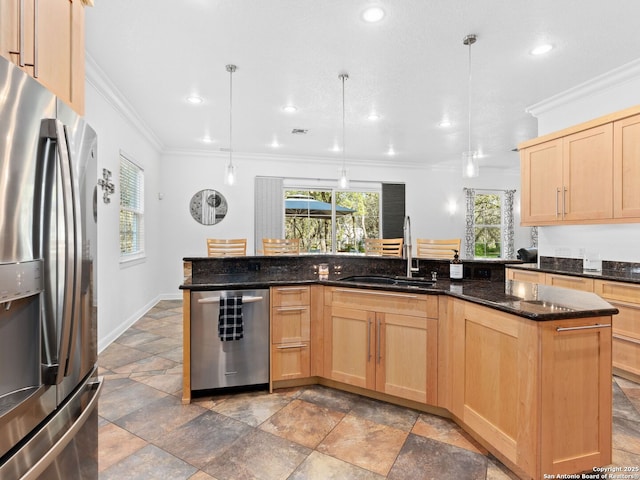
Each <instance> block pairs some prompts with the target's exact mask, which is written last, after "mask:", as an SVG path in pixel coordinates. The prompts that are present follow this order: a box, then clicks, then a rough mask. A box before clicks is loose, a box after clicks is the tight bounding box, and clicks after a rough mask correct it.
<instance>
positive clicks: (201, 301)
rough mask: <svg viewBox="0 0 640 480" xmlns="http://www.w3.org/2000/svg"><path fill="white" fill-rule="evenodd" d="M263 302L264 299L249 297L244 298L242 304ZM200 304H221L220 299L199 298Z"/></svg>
mask: <svg viewBox="0 0 640 480" xmlns="http://www.w3.org/2000/svg"><path fill="white" fill-rule="evenodd" d="M262 300H264V297H252V296H249V295H247V296H246V297H242V303H255V302H261V301H262ZM198 303H220V297H208V298H199V299H198Z"/></svg>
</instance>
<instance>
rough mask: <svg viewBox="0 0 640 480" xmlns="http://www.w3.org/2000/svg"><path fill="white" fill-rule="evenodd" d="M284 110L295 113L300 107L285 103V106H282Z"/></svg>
mask: <svg viewBox="0 0 640 480" xmlns="http://www.w3.org/2000/svg"><path fill="white" fill-rule="evenodd" d="M282 110H283V111H285V112H287V113H293V112H296V111H297V110H298V107H296V106H295V105H285V106H284V107H282Z"/></svg>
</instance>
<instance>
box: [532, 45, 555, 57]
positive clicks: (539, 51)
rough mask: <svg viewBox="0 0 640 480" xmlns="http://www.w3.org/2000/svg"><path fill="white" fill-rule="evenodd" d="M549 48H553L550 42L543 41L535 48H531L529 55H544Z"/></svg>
mask: <svg viewBox="0 0 640 480" xmlns="http://www.w3.org/2000/svg"><path fill="white" fill-rule="evenodd" d="M551 50H553V45H551V44H550V43H545V44H543V45H538V46H537V47H536V48H534V49H533V50H531V55H544V54H545V53H548V52H550V51H551Z"/></svg>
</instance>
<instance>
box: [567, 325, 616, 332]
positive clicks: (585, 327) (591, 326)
mask: <svg viewBox="0 0 640 480" xmlns="http://www.w3.org/2000/svg"><path fill="white" fill-rule="evenodd" d="M610 326H611V324H610V323H596V324H595V325H583V326H581V327H557V328H556V332H568V331H569V330H590V329H592V328H607V327H610Z"/></svg>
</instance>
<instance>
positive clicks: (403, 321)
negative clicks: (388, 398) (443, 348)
mask: <svg viewBox="0 0 640 480" xmlns="http://www.w3.org/2000/svg"><path fill="white" fill-rule="evenodd" d="M437 336H438V321H437V320H435V319H425V318H418V317H410V316H406V315H395V314H390V313H378V314H376V349H375V352H376V358H375V361H376V390H378V391H380V392H384V393H388V394H390V395H395V396H397V397H402V398H406V399H409V400H415V401H416V402H420V403H430V404H432V405H435V404H436V403H437V399H438V397H437V387H436V385H437V373H438V371H437V347H438V345H437V341H438V339H437Z"/></svg>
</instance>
